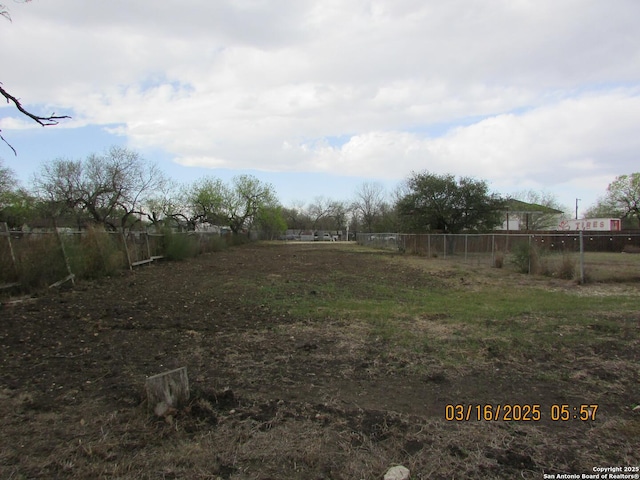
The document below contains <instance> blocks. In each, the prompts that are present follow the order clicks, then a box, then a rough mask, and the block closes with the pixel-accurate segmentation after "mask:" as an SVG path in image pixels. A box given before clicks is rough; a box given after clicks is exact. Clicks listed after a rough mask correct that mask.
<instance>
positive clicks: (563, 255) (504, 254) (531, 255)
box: [356, 231, 640, 281]
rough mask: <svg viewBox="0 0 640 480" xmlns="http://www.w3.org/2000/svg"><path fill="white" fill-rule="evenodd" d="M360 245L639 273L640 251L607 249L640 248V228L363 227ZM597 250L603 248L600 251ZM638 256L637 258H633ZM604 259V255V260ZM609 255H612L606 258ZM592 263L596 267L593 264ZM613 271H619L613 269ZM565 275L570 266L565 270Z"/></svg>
mask: <svg viewBox="0 0 640 480" xmlns="http://www.w3.org/2000/svg"><path fill="white" fill-rule="evenodd" d="M356 240H357V242H358V243H359V244H360V245H365V246H370V247H374V248H382V249H391V250H398V251H401V252H406V253H410V254H417V255H423V256H425V257H430V258H442V259H450V260H455V261H459V262H466V263H473V264H477V265H489V266H494V267H495V266H498V267H501V266H503V265H505V264H516V266H517V268H518V269H519V270H524V269H525V267H526V273H540V272H542V273H545V272H547V273H548V272H551V274H553V264H554V263H556V264H558V263H562V264H564V265H565V267H564V268H567V269H568V265H569V264H570V263H571V262H574V263H575V267H576V268H575V271H576V274H575V276H576V277H577V278H578V279H579V280H581V281H584V276H585V270H587V271H588V270H589V269H590V270H591V272H592V273H593V272H595V270H600V271H603V270H605V269H606V266H607V265H605V264H606V263H607V262H609V263H611V265H610V267H611V268H612V269H613V270H616V271H619V270H620V269H621V268H622V269H624V270H625V271H626V272H627V273H628V274H629V275H630V276H631V277H634V278H637V279H640V265H639V260H638V259H640V255H633V256H627V257H619V258H616V257H615V256H608V257H605V256H604V254H605V253H612V254H613V253H629V254H633V253H635V254H640V231H630V232H591V231H577V232H576V231H572V232H533V233H487V234H444V233H427V234H403V233H359V234H358V235H357V239H356ZM597 254H602V255H600V256H598V255H597ZM631 257H633V258H631ZM603 259H605V260H603ZM607 259H610V260H607ZM590 267H591V268H590ZM612 275H614V276H615V275H616V273H614V272H613V271H612ZM563 276H566V272H565V275H563Z"/></svg>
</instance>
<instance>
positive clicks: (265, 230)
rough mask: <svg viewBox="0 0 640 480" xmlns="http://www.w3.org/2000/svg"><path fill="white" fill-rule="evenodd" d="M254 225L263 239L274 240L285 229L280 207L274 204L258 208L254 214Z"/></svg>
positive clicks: (285, 225) (285, 224) (285, 223)
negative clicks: (255, 214)
mask: <svg viewBox="0 0 640 480" xmlns="http://www.w3.org/2000/svg"><path fill="white" fill-rule="evenodd" d="M255 225H256V227H257V228H258V229H259V230H260V232H261V233H262V235H263V238H264V239H267V240H275V239H276V238H278V236H280V235H282V233H283V232H284V231H285V230H286V229H287V222H286V220H285V219H284V215H283V212H282V207H280V206H279V205H275V206H266V207H264V208H262V209H260V211H259V212H258V214H257V216H256V220H255Z"/></svg>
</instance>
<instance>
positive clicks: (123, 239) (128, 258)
mask: <svg viewBox="0 0 640 480" xmlns="http://www.w3.org/2000/svg"><path fill="white" fill-rule="evenodd" d="M120 232H121V233H122V244H123V245H124V251H125V253H126V254H127V265H129V270H133V265H131V255H130V254H129V246H128V245H127V237H126V236H125V234H124V227H122V229H121V230H120Z"/></svg>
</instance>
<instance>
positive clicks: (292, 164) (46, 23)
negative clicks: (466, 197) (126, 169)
mask: <svg viewBox="0 0 640 480" xmlns="http://www.w3.org/2000/svg"><path fill="white" fill-rule="evenodd" d="M12 13H13V18H14V21H13V23H11V24H8V23H7V24H6V25H4V26H3V27H2V28H1V29H0V42H2V44H3V45H12V46H14V47H13V48H10V49H5V50H4V51H3V57H4V60H3V69H4V71H3V77H2V79H0V80H2V81H3V82H4V85H5V86H6V87H7V88H8V89H10V90H12V91H13V92H16V93H17V94H18V95H19V96H20V97H21V98H23V99H24V101H28V102H29V103H30V104H32V105H33V104H34V103H42V104H47V107H46V108H45V109H44V110H52V109H54V110H61V109H66V108H68V109H70V110H71V112H72V115H73V116H74V120H73V122H69V123H67V127H69V126H75V125H85V124H98V125H104V126H106V127H108V128H109V129H110V131H113V132H117V133H118V134H119V135H123V136H126V137H127V138H128V139H129V141H130V142H131V144H132V145H134V146H140V147H142V148H152V149H160V150H164V151H166V152H168V154H170V155H172V156H173V157H175V158H176V161H177V162H179V163H181V164H183V165H194V166H195V165H198V166H209V167H216V168H217V167H225V168H251V169H263V170H270V171H310V172H314V171H315V172H318V171H321V172H328V173H335V174H338V175H354V176H366V177H371V178H403V177H405V176H406V175H407V174H408V173H409V172H410V171H411V170H422V169H429V170H432V171H437V172H452V173H455V174H458V175H474V176H477V177H480V178H488V179H490V180H491V182H492V183H493V184H494V185H496V186H498V187H500V188H501V189H502V190H503V191H514V190H517V189H520V187H522V186H533V187H536V186H537V187H552V186H553V185H561V184H562V185H564V184H565V183H566V182H570V183H571V182H573V183H574V184H578V183H579V182H580V181H584V184H590V185H591V184H596V183H597V182H599V181H600V182H601V181H603V179H605V178H607V176H608V175H615V174H619V173H626V172H629V171H635V170H637V167H635V165H636V163H635V152H637V151H638V146H639V145H638V140H637V135H634V130H635V128H636V126H637V125H638V121H639V120H640V118H638V117H640V101H639V100H638V98H639V97H638V95H639V80H640V29H638V28H637V27H636V25H635V20H636V19H637V18H638V17H640V3H638V2H637V1H635V0H618V1H616V2H614V3H607V2H601V1H599V0H565V1H563V2H556V1H552V0H538V1H533V0H488V1H486V2H469V1H465V0H451V1H448V2H441V1H437V0H430V1H424V0H358V1H353V2H345V1H343V0H327V1H322V2H320V1H312V0H275V1H266V0H242V1H239V0H236V1H231V0H229V1H222V0H221V1H216V2H211V1H209V0H181V1H178V0H163V1H162V2H158V1H152V0H137V1H136V2H125V1H124V0H113V1H110V2H86V1H85V0H58V1H56V2H33V3H29V4H24V5H22V4H16V6H15V7H14V8H13V9H12ZM53 106H56V107H55V108H54V107H53ZM6 111H7V110H6V109H2V110H0V115H2V114H3V113H5V112H6ZM0 125H2V127H1V128H2V129H3V132H4V133H7V132H9V131H10V130H11V129H14V128H24V126H25V123H24V121H21V120H17V119H6V118H5V119H3V120H1V121H0ZM336 138H338V139H339V141H337V140H336ZM568 178H571V180H568ZM580 179H582V180H580ZM511 187H513V188H511ZM601 188H602V187H601Z"/></svg>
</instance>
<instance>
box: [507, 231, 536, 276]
mask: <svg viewBox="0 0 640 480" xmlns="http://www.w3.org/2000/svg"><path fill="white" fill-rule="evenodd" d="M507 238H508V237H507ZM528 241H529V248H527V253H528V255H527V257H528V259H529V268H528V270H529V275H531V256H532V255H533V252H532V251H531V235H529V240H528Z"/></svg>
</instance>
